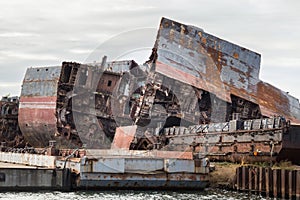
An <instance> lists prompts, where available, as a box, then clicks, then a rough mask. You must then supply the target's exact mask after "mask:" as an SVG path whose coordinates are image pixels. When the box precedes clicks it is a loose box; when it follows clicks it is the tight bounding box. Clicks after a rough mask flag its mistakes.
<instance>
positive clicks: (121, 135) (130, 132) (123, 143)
mask: <svg viewBox="0 0 300 200" xmlns="http://www.w3.org/2000/svg"><path fill="white" fill-rule="evenodd" d="M136 128H137V126H126V127H124V126H122V127H118V128H117V129H116V134H115V137H114V140H113V142H112V145H111V149H129V148H130V144H131V142H132V141H133V139H134V136H135V133H136Z"/></svg>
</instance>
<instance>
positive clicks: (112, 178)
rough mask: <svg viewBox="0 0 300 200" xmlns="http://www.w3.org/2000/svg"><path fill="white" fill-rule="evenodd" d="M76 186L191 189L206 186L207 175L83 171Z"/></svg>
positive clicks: (200, 188) (85, 187) (90, 187)
mask: <svg viewBox="0 0 300 200" xmlns="http://www.w3.org/2000/svg"><path fill="white" fill-rule="evenodd" d="M76 183H77V184H76V186H77V187H78V188H83V189H87V188H89V189H92V188H122V189H124V188H147V189H174V188H177V189H193V190H203V189H205V188H206V187H207V186H208V176H207V175H201V174H190V173H174V174H169V173H157V174H135V173H127V174H121V175H120V174H100V173H83V174H82V175H81V176H80V177H79V178H78V181H77V182H76Z"/></svg>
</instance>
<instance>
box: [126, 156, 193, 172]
mask: <svg viewBox="0 0 300 200" xmlns="http://www.w3.org/2000/svg"><path fill="white" fill-rule="evenodd" d="M125 171H126V172H139V173H141V172H143V173H145V172H148V173H150V172H155V171H164V159H159V158H139V159H129V158H127V159H125ZM193 172H194V171H193Z"/></svg>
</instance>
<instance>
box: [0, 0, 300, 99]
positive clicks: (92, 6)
mask: <svg viewBox="0 0 300 200" xmlns="http://www.w3.org/2000/svg"><path fill="white" fill-rule="evenodd" d="M0 6H1V8H3V9H2V10H1V13H0V23H1V27H0V44H1V46H0V82H1V83H14V84H15V83H21V81H22V79H23V75H24V72H25V70H26V68H27V67H29V66H49V65H59V64H60V63H61V62H62V61H64V60H69V61H78V62H83V61H92V60H100V59H101V57H102V56H103V54H107V55H109V56H110V57H109V58H112V59H113V58H116V57H118V56H120V55H123V54H124V52H127V53H128V55H123V58H126V59H127V58H130V57H131V56H132V57H134V56H138V60H143V59H147V56H146V54H147V53H146V52H147V51H150V50H149V49H147V48H148V47H149V46H150V47H151V46H153V44H154V41H155V36H156V29H157V28H158V25H159V21H160V18H161V17H162V16H165V17H169V18H172V19H174V20H176V21H180V22H182V23H186V24H191V25H195V26H198V27H201V28H203V29H204V30H205V31H206V32H209V33H211V34H213V35H216V36H218V37H220V38H223V39H226V40H228V41H231V42H234V43H235V44H239V45H240V46H243V47H246V48H249V49H251V50H254V51H257V52H259V53H260V54H262V67H261V78H262V79H263V80H265V81H267V82H270V83H272V84H274V85H275V86H277V87H279V88H282V89H283V90H287V89H288V90H289V92H290V94H292V95H294V96H297V97H300V91H299V89H298V88H296V87H295V85H300V80H299V79H298V78H297V77H296V74H299V73H300V68H298V67H300V66H299V65H300V63H299V55H298V53H299V52H300V38H299V33H300V26H299V24H300V16H299V15H300V14H299V8H300V3H299V2H298V1H296V0H294V1H292V0H291V1H283V0H275V1H274V0H272V1H271V0H266V1H259V0H249V1H242V2H240V1H236V0H228V1H227V0H226V1H221V0H187V1H182V0H173V1H161V0H152V1H146V0H115V1H108V0H105V1H97V0H89V1H84V0H72V1H71V0H66V1H55V0H44V1H34V0H23V1H17V0H11V1H1V2H0ZM147 27H151V28H154V31H152V32H151V33H150V32H149V33H140V34H138V32H136V33H135V35H134V34H133V35H126V31H129V32H130V31H133V30H135V29H137V28H140V29H142V28H147ZM120 33H121V34H120ZM118 34H119V35H118ZM118 36H119V37H118ZM142 47H144V50H142ZM116 48H117V50H116V51H114V49H116ZM130 49H131V50H132V49H139V51H140V53H137V54H136V53H135V54H133V53H132V52H130ZM123 50H124V52H122V51H123ZM143 57H146V58H143ZM283 74H284V75H283ZM19 85H20V84H19ZM2 88H3V84H2V86H1V84H0V95H2V94H4V93H5V92H2V91H3V90H2ZM6 88H7V87H6ZM11 89H12V92H11V93H13V94H19V89H18V88H17V87H16V86H15V87H11Z"/></svg>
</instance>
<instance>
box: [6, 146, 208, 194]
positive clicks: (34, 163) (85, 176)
mask: <svg viewBox="0 0 300 200" xmlns="http://www.w3.org/2000/svg"><path fill="white" fill-rule="evenodd" d="M75 152H76V151H73V153H75ZM82 152H84V154H85V155H84V156H83V157H82V158H74V157H73V154H71V155H72V156H66V157H56V156H47V155H36V154H30V153H12V152H0V162H5V163H7V164H6V165H8V166H9V167H4V168H3V167H1V168H0V190H6V189H9V188H10V189H11V190H35V189H55V190H78V189H84V190H87V189H89V190H90V189H101V188H102V189H103V188H106V189H112V188H121V189H128V188H147V189H170V188H177V189H196V190H202V189H204V188H205V187H207V186H208V183H209V181H208V173H209V163H207V160H206V159H202V160H194V159H193V158H192V154H189V153H181V152H164V151H154V152H147V151H123V150H122V151H121V150H88V151H83V150H81V153H82ZM71 157H72V158H71ZM12 164H18V168H16V167H15V166H14V165H12ZM33 167H35V168H33Z"/></svg>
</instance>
